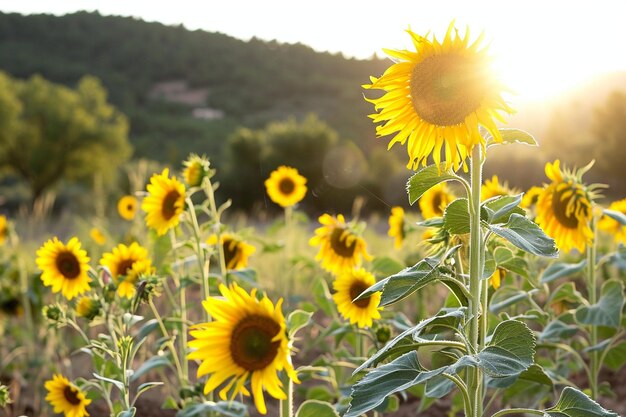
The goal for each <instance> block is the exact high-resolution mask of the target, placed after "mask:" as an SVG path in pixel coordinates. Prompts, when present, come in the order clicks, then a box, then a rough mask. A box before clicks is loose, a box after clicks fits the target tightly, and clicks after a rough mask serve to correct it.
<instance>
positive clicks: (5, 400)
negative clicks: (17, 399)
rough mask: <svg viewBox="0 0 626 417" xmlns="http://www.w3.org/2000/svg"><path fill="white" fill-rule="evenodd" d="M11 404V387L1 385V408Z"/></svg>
mask: <svg viewBox="0 0 626 417" xmlns="http://www.w3.org/2000/svg"><path fill="white" fill-rule="evenodd" d="M8 404H11V397H9V387H7V386H6V385H0V408H3V407H6V406H7V405H8Z"/></svg>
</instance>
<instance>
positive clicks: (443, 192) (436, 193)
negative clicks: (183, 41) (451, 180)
mask: <svg viewBox="0 0 626 417" xmlns="http://www.w3.org/2000/svg"><path fill="white" fill-rule="evenodd" d="M455 198H456V197H455V195H454V194H453V193H452V191H450V189H449V188H448V185H447V184H446V183H445V182H441V183H439V184H437V185H435V186H434V187H432V188H430V189H429V190H428V191H426V192H425V193H424V194H422V196H421V197H420V199H419V202H418V203H419V206H420V211H421V212H422V217H423V218H424V219H432V218H433V217H441V216H443V212H444V210H445V209H446V207H448V204H450V203H452V202H453V201H454V199H455Z"/></svg>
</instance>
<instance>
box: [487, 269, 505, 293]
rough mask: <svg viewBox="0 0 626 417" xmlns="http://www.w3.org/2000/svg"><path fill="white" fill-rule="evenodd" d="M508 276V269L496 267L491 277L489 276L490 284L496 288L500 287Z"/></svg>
mask: <svg viewBox="0 0 626 417" xmlns="http://www.w3.org/2000/svg"><path fill="white" fill-rule="evenodd" d="M505 276H506V271H505V270H504V269H502V268H496V270H495V271H494V272H493V274H492V275H491V277H489V285H491V286H492V287H493V288H494V289H495V290H497V289H498V288H500V285H502V280H503V279H504V277H505Z"/></svg>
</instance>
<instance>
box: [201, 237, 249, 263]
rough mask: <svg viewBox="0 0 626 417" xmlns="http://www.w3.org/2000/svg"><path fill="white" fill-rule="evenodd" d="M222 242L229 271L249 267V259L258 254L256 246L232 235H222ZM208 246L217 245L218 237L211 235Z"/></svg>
mask: <svg viewBox="0 0 626 417" xmlns="http://www.w3.org/2000/svg"><path fill="white" fill-rule="evenodd" d="M220 240H221V242H222V249H223V250H224V263H225V264H226V268H227V269H242V268H245V267H246V266H248V258H249V257H250V255H252V254H253V253H254V252H256V248H255V247H254V246H252V245H250V244H248V243H246V242H244V241H243V240H241V239H239V238H237V236H235V235H231V234H230V233H223V234H221V235H220ZM207 244H209V245H215V244H217V235H211V236H210V237H209V239H208V240H207Z"/></svg>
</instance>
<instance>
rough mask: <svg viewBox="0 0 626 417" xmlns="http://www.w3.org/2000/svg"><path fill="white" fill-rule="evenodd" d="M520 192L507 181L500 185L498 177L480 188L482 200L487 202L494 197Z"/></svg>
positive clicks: (494, 177)
mask: <svg viewBox="0 0 626 417" xmlns="http://www.w3.org/2000/svg"><path fill="white" fill-rule="evenodd" d="M518 192H519V191H518V190H516V189H514V188H511V187H509V183H508V182H507V181H504V182H503V183H502V184H500V180H499V179H498V176H497V175H494V176H493V177H491V179H490V180H486V181H485V183H484V184H483V185H482V186H481V187H480V200H481V201H485V200H488V199H490V198H493V197H499V196H501V195H512V194H517V193H518Z"/></svg>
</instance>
